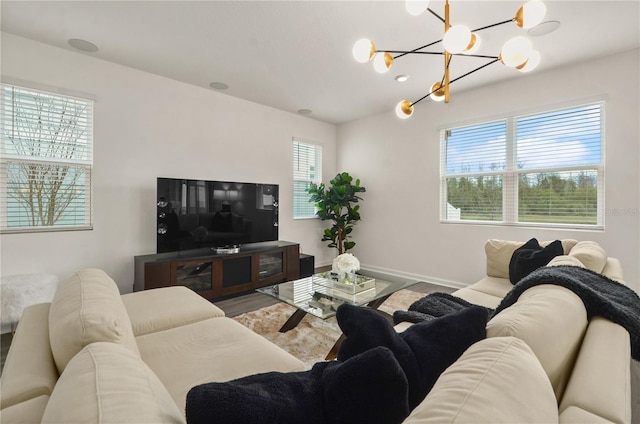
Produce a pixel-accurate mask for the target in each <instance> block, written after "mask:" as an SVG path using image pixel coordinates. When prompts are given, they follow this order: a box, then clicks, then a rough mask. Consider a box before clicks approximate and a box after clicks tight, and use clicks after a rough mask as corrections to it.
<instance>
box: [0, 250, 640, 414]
mask: <svg viewBox="0 0 640 424" xmlns="http://www.w3.org/2000/svg"><path fill="white" fill-rule="evenodd" d="M521 244H522V243H519V242H509V241H502V240H489V241H488V242H487V244H486V246H485V249H486V253H487V276H486V277H485V278H483V279H482V280H480V281H479V282H477V283H476V284H473V285H471V286H469V287H466V288H464V289H461V290H458V291H457V292H455V293H454V294H455V295H457V296H459V297H462V298H464V299H466V300H468V301H470V302H472V303H476V304H481V305H484V306H488V307H491V308H495V307H496V306H497V304H498V303H499V301H500V299H502V297H503V296H504V295H505V294H506V293H507V292H508V291H509V290H510V289H511V287H512V285H511V283H510V282H509V279H508V265H509V259H510V258H511V255H512V254H513V251H514V250H515V249H516V248H517V247H519V246H520V245H521ZM563 246H564V250H565V253H566V254H567V255H566V256H561V257H558V258H556V259H554V261H555V263H571V264H574V265H578V264H582V265H584V266H587V267H590V268H593V269H594V270H595V269H597V268H599V267H600V271H598V272H604V273H605V274H607V275H608V276H610V277H612V278H614V279H618V280H622V272H621V267H620V264H619V262H618V261H617V260H616V259H614V258H609V257H607V256H606V253H605V252H604V250H603V249H602V248H601V247H599V246H597V245H596V244H594V243H590V242H582V243H577V242H576V241H572V240H566V241H564V242H563ZM550 265H553V264H550ZM81 281H82V282H85V283H89V284H86V287H87V288H89V289H88V290H87V293H83V292H81V290H80V288H79V285H80V282H81ZM401 327H402V325H400V326H397V329H401ZM302 368H303V365H302V363H301V362H300V361H298V360H297V359H295V358H293V357H292V356H290V355H289V354H287V353H285V352H284V351H282V350H280V349H279V348H278V347H276V346H275V345H273V344H271V343H270V342H268V341H266V340H265V339H263V338H261V337H260V336H257V335H255V334H254V333H252V332H251V331H249V330H247V329H245V328H244V327H242V326H240V325H239V324H237V323H235V322H234V321H233V320H231V319H228V318H224V317H223V314H222V311H220V310H219V309H218V308H216V307H215V306H213V305H211V304H210V303H209V302H206V301H205V300H203V299H201V298H200V297H199V296H197V295H195V294H193V293H191V292H189V291H188V290H187V289H184V288H181V287H172V288H163V289H156V290H150V291H144V292H137V293H133V294H127V295H123V296H119V294H118V293H117V288H116V286H115V284H114V283H113V281H111V280H110V279H109V278H108V277H107V276H106V275H105V274H104V273H102V272H100V271H97V270H88V271H82V272H80V273H78V274H76V275H75V276H74V277H72V278H71V279H70V280H69V281H67V282H66V283H64V284H63V285H62V286H61V287H60V289H59V290H58V292H57V293H56V296H55V298H54V300H53V302H52V303H51V304H40V305H35V306H32V307H30V308H27V309H26V310H25V313H24V316H23V318H22V320H21V321H20V324H19V326H18V329H17V332H16V336H15V339H14V340H13V342H12V345H11V349H10V351H9V356H8V357H7V362H6V365H5V369H4V372H3V375H2V392H1V396H2V398H1V404H0V406H1V408H2V409H1V410H0V421H1V422H2V423H3V424H7V423H16V422H39V421H40V419H41V418H42V422H46V423H53V422H57V423H74V422H78V423H97V422H101V423H109V422H127V423H128V422H131V423H138V422H150V423H151V422H152V423H156V422H163V423H173V422H184V413H183V411H184V404H185V396H186V393H187V391H188V390H189V389H190V388H191V387H192V386H194V385H196V384H200V383H204V382H209V381H226V380H230V379H233V378H236V377H240V376H244V375H249V374H254V373H259V372H264V371H270V370H275V371H284V372H287V371H295V370H301V369H302ZM629 368H630V342H629V335H628V333H627V332H626V331H625V330H624V329H623V328H622V327H620V326H619V325H617V324H614V323H612V322H610V321H607V320H605V319H603V318H598V317H596V318H594V319H592V320H591V321H590V322H588V321H587V317H586V311H585V308H584V305H583V304H582V302H581V301H580V299H579V298H578V297H577V296H576V295H575V294H573V293H572V292H571V291H569V290H566V289H564V288H562V287H559V286H553V285H540V286H536V287H533V288H531V289H529V290H527V291H526V292H525V293H524V294H523V295H522V296H521V297H520V298H519V300H518V301H517V302H516V303H515V304H514V305H513V306H511V307H509V308H507V309H505V310H504V311H502V312H501V313H500V314H498V315H497V316H496V317H494V318H493V319H491V320H490V321H489V324H488V326H487V338H486V339H485V340H482V341H480V342H478V343H476V344H474V345H473V346H471V347H470V348H469V349H468V350H467V351H466V352H465V353H464V354H463V355H462V356H461V357H460V358H459V359H458V360H457V361H456V362H455V363H454V364H453V365H452V366H450V367H449V368H448V369H447V370H446V371H445V372H444V373H443V374H442V375H441V376H440V378H439V379H438V381H437V382H436V384H435V386H434V387H433V389H432V390H431V392H430V393H429V394H428V395H427V397H426V398H425V399H424V401H422V403H421V404H420V405H418V406H417V407H416V408H415V409H414V410H413V411H412V413H411V414H410V416H409V417H407V418H406V419H405V420H404V424H426V423H437V424H440V423H463V422H466V423H557V422H560V423H567V424H577V423H607V422H612V423H628V422H630V421H631V406H630V405H631V394H630V369H629ZM96 391H98V393H96ZM97 400H99V402H98V401H97Z"/></svg>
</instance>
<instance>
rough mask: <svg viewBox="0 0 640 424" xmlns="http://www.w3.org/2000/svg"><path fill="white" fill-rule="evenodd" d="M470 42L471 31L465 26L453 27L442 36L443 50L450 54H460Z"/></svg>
mask: <svg viewBox="0 0 640 424" xmlns="http://www.w3.org/2000/svg"><path fill="white" fill-rule="evenodd" d="M470 42H471V30H470V29H469V27H467V26H466V25H454V26H452V27H451V28H449V29H448V30H447V32H446V34H445V35H444V39H443V40H442V43H443V44H444V49H445V50H446V51H448V52H449V53H451V54H457V53H462V52H463V51H464V49H466V48H467V46H468V45H469V43H470Z"/></svg>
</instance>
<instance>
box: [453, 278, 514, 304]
mask: <svg viewBox="0 0 640 424" xmlns="http://www.w3.org/2000/svg"><path fill="white" fill-rule="evenodd" d="M502 280H504V281H506V282H507V284H509V286H511V288H513V285H511V283H510V282H509V280H508V279H506V278H502ZM474 286H475V284H474V285H471V286H469V287H465V288H463V289H460V290H456V291H454V292H453V293H451V294H453V295H454V296H457V297H459V298H461V299H464V300H466V301H467V302H469V303H473V304H474V305H480V306H485V307H487V308H491V309H495V308H496V307H497V306H498V305H499V304H500V301H501V300H502V297H499V296H495V295H493V294H488V293H485V292H483V291H479V290H475V288H474Z"/></svg>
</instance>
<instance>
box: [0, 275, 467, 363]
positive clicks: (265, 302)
mask: <svg viewBox="0 0 640 424" xmlns="http://www.w3.org/2000/svg"><path fill="white" fill-rule="evenodd" d="M409 290H413V291H416V292H418V293H425V294H426V293H432V292H436V291H439V292H447V293H451V292H453V291H455V289H453V288H450V287H444V286H440V285H437V284H431V283H424V282H420V283H417V284H415V285H413V286H411V287H409ZM276 303H278V301H277V300H276V299H273V298H271V297H269V296H265V295H263V294H260V293H249V294H246V295H242V296H238V297H234V298H230V299H225V300H220V301H216V302H214V304H215V305H216V306H218V307H219V308H220V309H222V310H223V311H224V313H225V315H226V316H228V317H230V318H233V317H235V316H238V315H241V314H244V313H246V312H251V311H255V310H257V309H260V308H264V307H266V306H270V305H273V304H276ZM11 338H12V336H11V334H10V333H6V334H2V338H1V339H0V353H1V358H0V374H1V372H2V371H1V370H2V368H3V367H4V361H5V359H6V357H7V353H8V352H9V346H10V345H11Z"/></svg>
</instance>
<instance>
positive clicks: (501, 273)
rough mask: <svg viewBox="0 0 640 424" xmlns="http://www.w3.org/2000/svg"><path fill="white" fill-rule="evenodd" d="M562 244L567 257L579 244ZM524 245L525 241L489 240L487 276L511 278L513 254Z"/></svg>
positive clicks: (568, 242) (544, 244) (487, 245)
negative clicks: (510, 268) (510, 265)
mask: <svg viewBox="0 0 640 424" xmlns="http://www.w3.org/2000/svg"><path fill="white" fill-rule="evenodd" d="M552 242H553V240H548V241H542V242H540V246H542V247H546V246H548V245H549V244H550V243H552ZM560 242H561V243H562V249H563V251H564V252H563V253H564V254H565V255H566V254H568V253H569V252H570V251H571V249H572V248H573V246H575V245H576V243H578V242H577V240H573V239H565V240H560ZM524 244H525V242H524V241H510V240H499V239H489V240H487V242H486V243H485V245H484V251H485V254H486V256H487V275H488V276H489V277H498V278H509V262H510V261H511V257H512V256H513V252H515V250H516V249H517V248H519V247H521V246H523V245H524Z"/></svg>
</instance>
